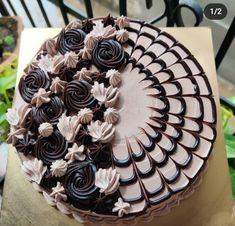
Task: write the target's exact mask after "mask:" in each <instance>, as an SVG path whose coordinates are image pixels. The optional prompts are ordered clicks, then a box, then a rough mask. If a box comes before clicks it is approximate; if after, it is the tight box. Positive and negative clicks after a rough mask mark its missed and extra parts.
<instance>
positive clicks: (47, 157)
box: [34, 130, 68, 165]
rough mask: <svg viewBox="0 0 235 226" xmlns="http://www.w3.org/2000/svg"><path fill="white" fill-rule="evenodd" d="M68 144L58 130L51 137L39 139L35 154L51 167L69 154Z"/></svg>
mask: <svg viewBox="0 0 235 226" xmlns="http://www.w3.org/2000/svg"><path fill="white" fill-rule="evenodd" d="M67 148H68V143H67V141H66V140H65V138H64V137H63V136H62V135H61V134H60V132H59V131H58V130H55V131H54V132H53V133H52V135H51V136H49V137H39V138H38V140H37V141H36V144H35V148H34V152H35V155H36V157H37V158H38V159H40V160H42V161H43V163H44V164H45V165H50V164H51V163H52V162H55V161H56V160H58V159H62V158H64V156H65V155H66V154H67V152H68V150H67Z"/></svg>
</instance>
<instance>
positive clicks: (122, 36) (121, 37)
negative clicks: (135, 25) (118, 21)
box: [116, 29, 129, 43]
mask: <svg viewBox="0 0 235 226" xmlns="http://www.w3.org/2000/svg"><path fill="white" fill-rule="evenodd" d="M128 38H129V33H128V31H127V30H126V29H120V30H118V31H117V33H116V39H117V41H118V42H120V43H124V42H126V41H127V40H128Z"/></svg>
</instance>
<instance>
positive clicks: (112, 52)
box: [92, 40, 125, 71]
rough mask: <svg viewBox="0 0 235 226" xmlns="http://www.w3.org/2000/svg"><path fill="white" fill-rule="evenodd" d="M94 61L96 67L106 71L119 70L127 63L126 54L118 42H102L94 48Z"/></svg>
mask: <svg viewBox="0 0 235 226" xmlns="http://www.w3.org/2000/svg"><path fill="white" fill-rule="evenodd" d="M92 61H93V63H94V65H95V66H97V67H98V68H99V69H101V70H104V71H107V70H109V69H118V68H120V67H121V66H122V65H123V63H124V61H125V52H124V50H123V48H122V46H121V45H120V44H119V42H117V41H114V40H104V41H100V42H98V43H97V44H96V45H95V46H94V49H93V51H92Z"/></svg>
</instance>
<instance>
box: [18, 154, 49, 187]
mask: <svg viewBox="0 0 235 226" xmlns="http://www.w3.org/2000/svg"><path fill="white" fill-rule="evenodd" d="M46 170H47V167H46V166H44V165H43V162H42V161H41V160H38V159H37V158H35V159H33V160H28V161H24V162H23V163H22V165H21V171H22V173H23V175H24V177H25V178H26V179H27V180H28V181H30V182H35V183H37V184H40V182H41V180H42V177H43V175H44V173H45V172H46Z"/></svg>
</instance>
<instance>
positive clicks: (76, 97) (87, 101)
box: [64, 80, 96, 112]
mask: <svg viewBox="0 0 235 226" xmlns="http://www.w3.org/2000/svg"><path fill="white" fill-rule="evenodd" d="M91 88H92V86H91V84H89V83H88V82H86V81H83V80H82V81H72V82H70V83H68V85H67V87H66V88H65V96H64V102H65V105H66V107H67V109H69V110H70V111H72V112H78V111H79V110H80V109H82V108H92V107H94V105H95V104H96V100H95V98H94V97H93V96H92V94H91Z"/></svg>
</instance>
